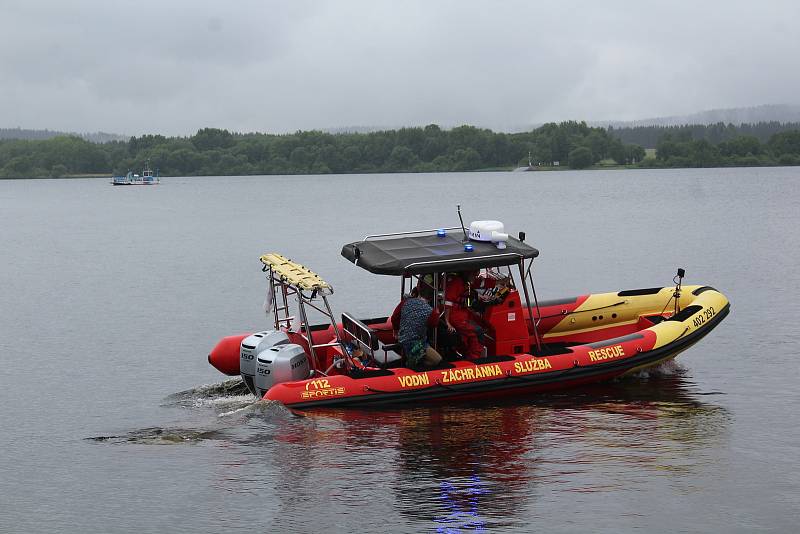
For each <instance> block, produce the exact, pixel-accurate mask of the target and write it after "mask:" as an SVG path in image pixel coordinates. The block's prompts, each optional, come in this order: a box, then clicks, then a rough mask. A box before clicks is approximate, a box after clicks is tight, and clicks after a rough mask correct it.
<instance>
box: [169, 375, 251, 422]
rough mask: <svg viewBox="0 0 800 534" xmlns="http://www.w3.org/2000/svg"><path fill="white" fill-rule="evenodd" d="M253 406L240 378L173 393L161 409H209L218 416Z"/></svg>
mask: <svg viewBox="0 0 800 534" xmlns="http://www.w3.org/2000/svg"><path fill="white" fill-rule="evenodd" d="M251 404H253V395H252V394H251V393H250V392H249V391H248V390H247V386H245V384H244V382H242V379H241V378H232V379H229V380H224V381H222V382H220V383H218V384H204V385H202V386H198V387H196V388H192V389H187V390H185V391H179V392H178V393H173V394H172V395H169V396H168V397H166V398H165V399H164V401H163V402H162V403H161V406H163V407H173V406H175V407H183V408H211V409H213V410H215V411H216V412H218V414H219V415H223V414H227V413H230V412H232V411H238V410H241V409H243V408H246V407H247V406H249V405H251Z"/></svg>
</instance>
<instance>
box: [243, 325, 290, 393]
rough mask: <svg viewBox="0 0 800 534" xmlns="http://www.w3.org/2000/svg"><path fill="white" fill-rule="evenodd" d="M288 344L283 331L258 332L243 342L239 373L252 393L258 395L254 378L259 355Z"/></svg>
mask: <svg viewBox="0 0 800 534" xmlns="http://www.w3.org/2000/svg"><path fill="white" fill-rule="evenodd" d="M288 342H289V338H288V337H287V336H286V333H285V332H283V331H281V330H265V331H263V332H256V333H255V334H252V335H250V336H247V337H246V338H244V339H243V340H242V344H241V346H240V347H239V373H240V374H241V375H242V380H244V383H245V385H247V389H249V390H250V393H252V394H253V395H255V394H256V388H255V386H254V385H253V377H255V375H256V358H258V354H259V353H260V352H263V351H265V350H267V349H270V348H271V347H275V346H277V345H283V344H284V343H288Z"/></svg>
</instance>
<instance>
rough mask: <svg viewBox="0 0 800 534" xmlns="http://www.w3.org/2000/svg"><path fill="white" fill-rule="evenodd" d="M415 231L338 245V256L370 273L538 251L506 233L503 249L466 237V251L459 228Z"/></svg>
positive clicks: (507, 259)
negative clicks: (469, 247)
mask: <svg viewBox="0 0 800 534" xmlns="http://www.w3.org/2000/svg"><path fill="white" fill-rule="evenodd" d="M427 232H432V233H427ZM416 234H417V235H404V236H398V237H383V236H376V237H377V238H375V239H373V238H370V237H367V238H365V239H364V241H356V242H355V243H349V244H347V245H345V246H344V247H342V256H344V257H345V258H347V259H348V260H350V261H351V262H353V263H355V264H356V265H358V266H359V267H361V268H362V269H366V270H367V271H369V272H371V273H374V274H388V275H393V276H401V275H411V274H426V273H433V272H444V271H447V272H461V271H474V270H478V269H482V268H486V267H500V266H503V265H518V264H519V263H520V261H522V260H524V259H528V258H535V257H536V256H538V255H539V251H538V250H536V249H535V248H533V247H531V246H529V245H527V244H525V243H523V242H522V241H520V240H518V239H515V238H513V237H510V236H509V238H508V241H507V243H506V248H505V249H498V248H497V246H496V245H495V244H494V243H487V242H482V241H473V240H469V241H468V243H470V244H471V245H472V247H473V250H472V251H469V252H467V251H465V250H464V244H465V241H464V234H463V233H462V231H461V229H460V228H458V229H456V230H455V231H453V230H452V229H450V231H448V232H447V234H446V235H444V236H438V235H437V234H436V231H435V230H433V231H425V232H416Z"/></svg>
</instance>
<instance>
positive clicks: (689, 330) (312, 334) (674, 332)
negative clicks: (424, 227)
mask: <svg viewBox="0 0 800 534" xmlns="http://www.w3.org/2000/svg"><path fill="white" fill-rule="evenodd" d="M485 223H491V224H488V225H487V224H485ZM498 225H499V223H496V222H495V221H479V222H477V223H473V224H472V225H471V226H470V233H469V236H467V233H466V229H462V228H456V229H444V230H430V231H422V232H409V233H403V234H391V235H380V236H368V237H367V238H365V239H364V240H362V241H359V242H356V243H351V244H348V245H345V247H344V248H343V250H342V255H343V256H344V257H346V258H347V259H349V260H350V261H352V262H353V263H355V264H356V265H357V266H359V267H362V268H363V269H365V270H367V271H369V272H372V273H375V274H384V275H392V276H399V277H400V279H401V284H402V288H401V292H403V291H405V290H406V288H408V287H410V286H414V285H415V284H416V285H417V286H419V285H420V284H427V286H428V288H429V290H430V291H429V293H430V295H429V297H430V299H432V300H434V301H435V303H436V304H440V303H441V301H442V300H443V295H444V293H445V291H446V284H447V280H448V278H447V273H459V272H466V271H471V272H479V273H480V276H479V280H491V279H497V278H500V277H502V278H503V279H504V280H506V281H510V287H509V290H508V291H507V292H506V294H505V296H504V298H503V299H502V300H495V301H493V302H491V303H489V304H486V305H483V306H481V307H480V309H478V310H475V311H473V314H474V322H475V323H476V324H479V325H480V326H481V328H482V330H483V331H484V332H485V336H484V337H483V344H484V346H485V347H486V351H485V355H484V356H483V357H481V358H478V359H476V360H472V361H467V360H465V359H462V358H461V352H463V350H461V349H460V347H459V346H458V341H457V340H456V341H455V342H454V341H453V340H449V341H448V340H447V339H446V338H447V335H446V334H445V332H443V331H437V330H434V331H432V332H431V333H430V335H429V341H430V342H431V344H432V345H434V346H435V347H436V348H437V349H438V350H439V352H440V353H441V354H442V355H443V356H444V357H445V361H444V362H443V363H442V364H440V365H439V366H437V367H436V368H433V369H427V370H415V369H411V368H409V367H405V366H404V363H403V359H402V358H401V357H400V356H399V355H398V354H396V353H395V352H397V351H400V350H401V349H399V348H398V345H397V344H396V339H395V334H394V332H393V329H392V325H391V324H390V322H389V321H388V319H387V318H377V319H366V320H359V319H356V318H354V317H353V316H351V315H350V314H347V313H344V314H342V316H341V320H338V318H335V317H334V315H333V313H332V311H331V307H330V303H329V302H328V297H329V296H330V295H331V294H332V288H331V286H330V285H329V284H328V283H327V282H325V281H323V280H322V279H321V278H320V277H319V276H318V275H316V274H315V273H313V272H312V271H310V270H308V269H307V268H305V267H304V266H302V265H300V264H297V263H295V262H292V261H290V260H288V259H286V258H284V257H283V256H280V255H278V254H267V255H265V256H262V258H261V261H262V263H263V265H264V271H265V272H267V273H268V279H269V291H268V300H269V304H270V306H269V309H270V311H271V313H272V315H273V322H274V328H273V329H272V330H266V331H264V332H257V333H254V334H248V335H245V334H242V335H238V336H229V337H226V338H224V339H223V340H221V341H220V342H219V343H218V344H217V346H216V347H215V348H214V349H213V350H212V352H211V354H210V355H209V362H210V363H211V364H212V365H213V366H214V367H216V368H217V369H218V370H220V371H222V372H223V373H226V374H229V375H236V374H241V375H242V378H243V379H244V381H245V383H247V385H248V387H249V388H250V389H251V391H253V392H254V393H255V394H256V395H258V396H260V397H263V398H264V399H268V400H276V401H279V402H281V403H283V404H285V405H287V406H290V407H294V408H313V407H316V406H371V405H385V404H393V403H408V402H410V401H414V402H420V401H424V402H437V401H449V400H457V399H479V398H490V397H509V396H517V395H523V394H530V393H536V392H544V391H552V390H556V389H562V388H569V387H576V386H580V385H582V384H587V383H591V382H598V381H603V380H609V379H613V378H616V377H619V376H622V375H625V374H627V373H632V372H635V371H638V370H641V369H646V368H649V367H653V366H656V365H659V364H661V363H662V362H664V361H666V360H669V359H671V358H674V357H675V356H677V355H678V354H679V353H680V352H682V351H684V350H686V349H688V348H689V347H691V346H692V345H694V344H695V343H697V342H698V341H699V340H700V339H701V338H702V337H703V336H705V335H706V334H708V333H709V332H710V331H711V330H712V329H713V328H715V327H716V326H717V325H718V324H719V323H720V322H721V321H722V319H724V318H725V316H726V315H727V314H728V313H729V310H730V304H729V302H728V300H727V298H726V297H725V296H724V295H723V294H722V293H720V292H719V291H717V290H716V289H714V288H712V287H709V286H699V285H697V286H682V284H681V281H682V277H683V271H682V270H679V274H678V276H676V278H675V280H674V281H675V286H670V287H658V288H649V289H637V290H629V291H619V292H614V293H601V294H591V295H582V296H579V297H574V298H566V299H559V300H555V301H538V300H537V299H536V293H535V290H534V289H533V278H532V275H531V269H530V265H531V263H532V261H533V259H534V258H535V257H537V256H538V251H537V250H536V249H534V248H533V247H530V246H529V245H527V244H526V243H525V242H524V234H520V236H519V238H518V239H515V238H513V237H510V236H508V235H506V234H504V233H503V232H502V226H500V227H499V230H500V231H498ZM487 227H488V228H489V231H487ZM462 230H463V233H462ZM514 271H516V272H514ZM476 285H477V284H476ZM440 286H441V287H440ZM293 302H296V303H297V307H298V309H297V312H296V314H295V315H291V312H290V308H291V304H292V303H293ZM312 310H313V311H314V312H315V313H316V314H317V315H318V316H321V317H323V318H325V321H327V322H325V321H323V322H322V323H321V324H317V325H313V326H312V325H310V324H309V320H308V317H309V312H310V311H312Z"/></svg>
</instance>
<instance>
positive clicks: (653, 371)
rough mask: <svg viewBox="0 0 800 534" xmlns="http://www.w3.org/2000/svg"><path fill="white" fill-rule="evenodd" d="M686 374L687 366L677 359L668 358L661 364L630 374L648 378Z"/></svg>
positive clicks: (635, 376)
mask: <svg viewBox="0 0 800 534" xmlns="http://www.w3.org/2000/svg"><path fill="white" fill-rule="evenodd" d="M685 374H686V368H685V367H683V366H682V365H681V364H679V363H678V362H677V361H675V360H668V361H666V362H664V363H662V364H661V365H657V366H656V367H651V368H649V369H643V370H641V371H637V372H636V373H633V374H631V375H630V376H631V377H632V378H641V379H648V378H662V377H668V376H684V375H685Z"/></svg>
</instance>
